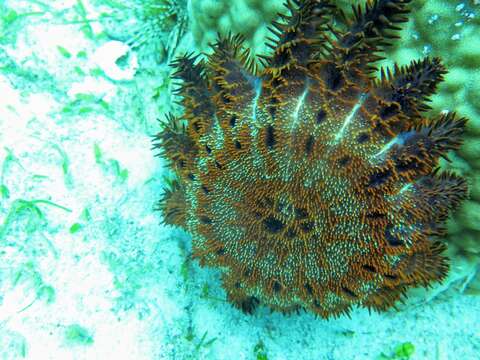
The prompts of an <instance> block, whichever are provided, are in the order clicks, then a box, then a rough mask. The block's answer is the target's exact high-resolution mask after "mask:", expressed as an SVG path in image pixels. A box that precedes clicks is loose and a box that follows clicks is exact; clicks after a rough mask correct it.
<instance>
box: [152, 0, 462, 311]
mask: <svg viewBox="0 0 480 360" xmlns="http://www.w3.org/2000/svg"><path fill="white" fill-rule="evenodd" d="M409 3H410V1H409V0H404V1H401V0H390V1H383V0H378V1H368V2H367V4H366V5H365V6H364V7H360V6H358V7H354V14H353V18H351V19H345V18H344V19H343V21H342V22H341V23H344V27H343V28H338V27H337V28H335V27H334V26H333V21H332V19H333V17H334V16H338V15H339V14H340V16H342V15H341V12H339V11H337V10H336V9H335V7H334V5H333V2H330V1H322V0H317V1H314V0H303V1H302V0H292V1H288V2H287V4H286V6H287V7H288V10H289V15H285V16H282V17H281V21H278V22H275V23H274V24H273V27H272V29H271V30H272V33H273V34H274V35H273V36H274V37H275V38H273V39H270V41H271V43H270V46H271V48H272V54H271V55H270V56H265V57H262V58H261V60H260V64H259V63H258V62H256V61H254V60H252V57H251V56H250V54H249V52H248V50H246V49H244V47H243V46H242V38H241V37H240V36H226V37H223V38H220V39H219V40H218V42H217V43H216V44H215V45H214V46H213V48H214V49H213V50H214V51H213V53H212V55H210V56H209V57H208V58H207V59H206V60H202V59H200V57H199V56H193V55H185V56H183V57H181V58H179V59H177V60H176V62H175V64H174V66H175V68H176V73H175V76H176V77H177V78H178V79H180V80H181V82H182V84H181V86H180V88H179V91H178V93H179V95H181V97H182V104H183V107H184V109H185V112H184V115H183V116H182V117H181V118H175V117H173V116H169V117H168V118H167V121H166V122H164V124H163V129H162V130H161V131H160V133H159V134H158V135H157V136H156V139H155V147H157V148H159V149H161V155H162V156H164V157H166V158H167V159H168V160H169V161H170V165H171V168H172V169H173V170H174V173H175V177H174V178H173V179H172V180H171V181H170V184H169V186H168V188H167V189H166V191H165V193H164V195H163V198H162V199H161V200H160V203H159V208H160V210H162V211H163V214H164V218H165V222H166V223H168V224H172V225H177V226H180V227H182V228H184V229H186V230H187V231H188V232H189V233H191V235H192V239H193V255H194V257H195V258H197V259H199V261H200V264H201V265H205V266H210V267H216V268H219V269H220V270H221V271H222V281H223V286H224V288H225V290H226V292H227V296H228V300H229V301H230V302H231V303H233V304H234V305H235V306H236V307H238V308H240V309H241V310H243V311H244V312H246V313H250V312H252V311H253V310H254V309H255V307H256V306H257V305H259V304H263V305H266V306H269V307H270V308H272V309H273V310H278V311H282V312H284V313H287V312H291V311H295V310H298V309H306V310H309V311H312V312H314V313H315V314H318V315H320V316H322V317H329V316H338V315H340V314H342V313H348V312H349V310H350V309H351V308H352V306H355V305H356V306H363V307H367V308H371V309H374V310H378V311H382V310H385V309H387V308H389V307H391V306H394V304H395V302H396V301H397V300H399V299H401V297H402V295H404V294H405V292H406V290H407V289H408V288H409V287H416V286H428V285H429V284H430V283H431V282H433V281H441V280H442V279H443V278H444V277H445V276H446V274H447V272H448V259H447V258H446V257H445V256H444V255H442V253H443V251H444V250H445V245H444V244H443V243H442V242H441V240H440V239H439V236H441V235H443V234H444V233H445V225H444V224H445V221H446V219H447V217H448V214H449V212H450V211H451V210H452V209H454V208H455V207H456V206H457V204H458V203H459V202H460V201H461V200H462V199H463V198H465V197H466V195H467V186H466V182H465V180H464V179H462V178H461V177H458V176H456V175H454V174H452V173H447V172H443V173H442V172H440V171H439V169H438V160H439V158H440V157H446V153H447V152H448V151H449V150H452V149H456V148H457V147H458V146H459V145H460V143H461V135H462V133H463V131H464V127H465V124H466V119H464V118H458V117H457V116H455V114H453V113H444V114H442V115H439V116H434V117H427V115H426V113H427V111H428V110H429V107H428V105H427V102H428V101H429V96H430V95H432V94H433V93H434V92H435V90H436V87H437V85H438V83H439V82H440V81H441V80H442V79H443V75H444V74H445V73H446V70H445V68H444V66H443V65H442V64H441V62H440V60H439V59H437V58H433V59H431V58H425V59H422V60H418V61H412V62H411V63H410V65H408V66H404V67H400V66H395V67H394V68H393V69H391V70H382V71H381V76H380V78H379V79H375V78H374V75H373V73H374V71H375V70H376V68H375V62H376V61H377V60H379V59H381V55H380V53H381V52H382V51H383V49H384V48H385V47H386V46H388V45H389V41H391V40H394V39H395V38H397V37H398V36H397V34H396V32H397V31H398V30H399V27H398V25H399V24H400V23H403V22H405V21H407V18H406V15H407V14H408V12H409V10H408V4H409ZM337 23H338V22H337Z"/></svg>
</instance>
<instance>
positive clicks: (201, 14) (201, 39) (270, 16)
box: [189, 0, 285, 54]
mask: <svg viewBox="0 0 480 360" xmlns="http://www.w3.org/2000/svg"><path fill="white" fill-rule="evenodd" d="M284 10H285V8H284V7H283V0H237V1H230V0H191V1H190V2H189V16H190V28H191V32H192V36H193V40H194V42H195V45H196V47H197V48H198V49H199V50H201V51H206V52H208V51H210V47H209V44H210V43H214V42H215V41H216V39H217V35H218V34H222V35H227V34H228V33H230V32H232V33H235V34H242V35H243V36H244V37H245V43H246V45H248V47H249V48H250V50H251V51H252V53H254V54H257V53H263V52H265V51H266V50H267V49H266V48H265V46H264V41H263V39H264V38H265V37H266V36H267V35H268V25H269V24H270V23H271V22H272V21H273V20H275V19H276V18H277V13H278V12H281V11H284Z"/></svg>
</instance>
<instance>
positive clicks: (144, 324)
mask: <svg viewBox="0 0 480 360" xmlns="http://www.w3.org/2000/svg"><path fill="white" fill-rule="evenodd" d="M99 3H101V2H100V1H99V2H96V3H95V2H90V1H87V0H84V1H73V0H71V1H53V0H52V1H48V2H47V1H44V2H41V1H33V0H32V1H0V10H1V11H2V14H0V16H1V17H2V18H3V20H2V21H3V23H2V28H1V31H2V32H1V33H0V34H1V37H0V164H2V167H1V168H0V170H1V185H2V197H1V199H0V210H1V212H0V359H42V360H43V359H138V360H141V359H274V360H275V359H329V360H334V359H336V360H348V359H404V358H405V359H406V358H410V359H439V360H444V359H480V355H479V354H480V325H479V324H480V298H479V297H478V296H474V295H467V294H464V293H463V291H462V290H464V288H465V285H466V284H467V283H468V281H470V280H471V279H472V277H473V276H474V274H475V269H474V268H475V267H476V266H477V265H476V263H472V262H469V261H467V260H465V261H463V260H462V259H457V260H456V262H455V263H454V264H453V271H452V274H453V275H452V276H451V277H450V278H449V280H448V281H447V282H446V285H444V286H440V287H438V286H437V287H436V288H435V289H433V290H432V291H430V292H419V293H418V294H417V295H416V296H413V297H411V300H410V301H409V302H408V303H407V305H406V306H400V310H399V311H395V310H392V311H389V312H386V313H383V314H376V313H374V314H369V313H368V311H366V310H363V309H358V310H355V311H353V312H352V314H351V318H348V317H341V318H339V319H333V320H329V321H325V320H322V319H318V318H315V317H314V316H312V315H310V314H306V313H302V314H299V315H291V316H283V315H281V314H278V313H273V314H271V313H270V312H269V311H268V310H267V309H265V308H260V310H259V311H257V313H256V314H255V315H254V316H246V315H244V314H243V313H241V312H239V311H238V310H236V309H234V308H233V307H231V306H230V305H229V304H228V303H227V302H226V301H225V293H224V291H223V290H222V289H221V288H220V286H219V273H218V272H216V271H215V270H211V269H201V268H199V266H198V264H197V263H196V262H192V261H190V260H189V258H188V254H189V249H190V239H189V237H188V235H187V234H185V233H183V232H181V231H179V230H175V229H172V228H170V227H167V226H163V225H160V222H161V217H160V216H161V215H160V214H159V213H158V212H154V211H153V208H154V206H155V203H156V201H157V199H158V197H159V195H160V193H161V186H162V181H163V179H162V176H163V174H164V170H163V165H164V163H163V161H162V160H161V159H158V158H154V156H153V152H152V151H151V136H152V135H153V134H154V133H155V131H157V130H158V124H157V122H156V119H157V118H158V117H161V116H162V114H163V113H164V112H166V111H169V110H170V108H171V97H170V95H169V94H170V93H169V91H170V90H171V83H170V80H169V79H168V72H169V69H168V68H167V67H166V66H165V64H164V60H165V59H163V60H162V61H161V63H162V62H163V64H160V65H158V66H157V65H155V59H153V60H152V59H151V58H150V55H151V52H149V51H148V50H145V49H144V48H141V47H139V48H138V49H134V50H132V51H130V52H129V53H128V56H126V57H125V56H124V57H123V58H120V60H119V61H118V62H117V65H118V66H119V67H117V65H115V61H116V60H118V59H117V58H118V57H122V55H123V53H122V51H123V50H122V49H123V48H124V47H125V45H121V44H124V42H120V43H116V42H112V40H117V39H115V38H114V37H113V36H111V34H109V33H108V31H107V30H106V29H105V25H104V24H103V23H102V22H99V21H93V20H92V21H90V20H89V19H95V18H98V17H99V16H100V14H101V12H102V11H104V10H103V8H102V7H101V6H99ZM105 3H108V2H107V1H105ZM100 5H101V4H100ZM11 11H14V12H15V14H14V13H12V12H11ZM124 18H128V16H126V15H125V17H124ZM124 18H122V19H124ZM86 20H88V21H86ZM137 20H138V19H137ZM134 23H135V22H134ZM118 24H123V25H124V26H125V27H128V26H130V25H129V24H130V23H129V22H128V21H127V20H124V22H123V23H122V22H118ZM132 26H133V25H132ZM112 27H114V25H112ZM191 44H192V38H191V35H190V34H189V33H188V31H187V32H186V33H185V34H184V36H183V38H182V39H181V41H180V44H179V46H178V51H181V50H182V48H183V49H188V48H190V47H191V46H192V45H191ZM119 45H121V46H119ZM117 50H118V53H117V55H115V51H117ZM153 58H155V56H153ZM402 344H408V347H409V349H410V351H407V352H408V354H404V356H403V357H402V356H401V354H400V352H399V350H398V349H399V346H401V345H402ZM413 348H414V350H413V353H412V349H413ZM382 354H383V355H382Z"/></svg>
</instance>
